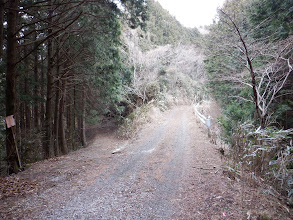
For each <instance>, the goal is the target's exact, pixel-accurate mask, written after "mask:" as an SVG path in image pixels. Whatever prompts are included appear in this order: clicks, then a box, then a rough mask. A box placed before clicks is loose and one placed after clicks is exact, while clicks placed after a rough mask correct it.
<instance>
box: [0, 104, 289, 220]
mask: <svg viewBox="0 0 293 220" xmlns="http://www.w3.org/2000/svg"><path fill="white" fill-rule="evenodd" d="M216 148H217V147H216V146H215V145H213V144H211V143H210V142H209V139H208V138H207V134H206V132H205V130H204V129H203V128H201V126H200V124H198V123H197V122H196V120H195V116H194V115H193V112H192V108H191V107H190V106H181V107H176V108H174V109H173V110H170V111H168V112H165V114H164V116H162V118H161V119H160V120H157V121H156V122H153V123H151V124H148V125H147V126H146V127H145V128H144V129H143V130H142V131H141V132H140V134H139V135H138V136H137V137H136V138H134V139H131V140H120V139H118V138H116V137H115V136H114V135H113V134H112V133H111V132H105V133H101V134H99V135H98V136H97V138H96V140H95V141H94V143H93V144H92V145H91V146H89V147H88V148H86V149H82V150H80V151H77V152H74V153H71V154H69V155H67V156H63V157H60V158H57V159H51V160H48V161H44V162H39V163H36V164H34V165H33V166H32V167H31V168H30V169H28V170H26V171H25V172H23V173H20V174H18V175H17V176H16V177H17V178H20V182H21V181H25V183H26V184H28V185H29V184H32V186H35V187H32V188H34V190H32V192H31V193H27V194H24V195H22V196H17V197H16V196H14V197H8V198H2V200H1V204H0V218H1V217H2V218H7V219H12V218H16V219H247V217H248V216H249V215H250V213H260V212H263V213H266V211H267V210H268V211H270V209H272V208H273V204H270V203H268V204H265V203H264V204H262V202H260V201H264V200H263V199H264V198H263V197H262V196H261V195H260V194H259V193H258V192H257V190H256V189H255V188H250V187H245V188H244V187H243V184H240V183H238V182H237V181H236V180H234V179H233V177H232V178H231V177H230V178H229V177H228V176H226V175H224V174H223V168H222V165H223V162H222V161H221V158H220V157H221V156H220V154H219V153H218V151H217V150H216ZM266 201H267V200H266ZM270 205H271V206H270ZM279 211H281V212H283V211H284V210H283V209H282V207H279ZM272 215H274V213H273V214H272ZM252 216H253V214H252V215H251V217H252ZM256 216H257V214H255V217H256ZM275 217H276V219H278V218H279V217H278V216H277V214H276V213H275ZM251 219H253V218H251Z"/></svg>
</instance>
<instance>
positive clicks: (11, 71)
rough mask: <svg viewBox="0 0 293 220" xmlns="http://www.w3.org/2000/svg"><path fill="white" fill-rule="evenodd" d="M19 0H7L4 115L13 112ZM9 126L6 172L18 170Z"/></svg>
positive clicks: (12, 113)
mask: <svg viewBox="0 0 293 220" xmlns="http://www.w3.org/2000/svg"><path fill="white" fill-rule="evenodd" d="M18 5H19V0H10V1H8V11H7V50H6V51H7V64H6V65H7V66H6V67H7V69H6V116H9V115H14V114H15V110H16V109H15V104H16V79H17V73H16V63H17V58H18V55H17V50H16V48H17V40H16V34H17V33H16V29H17V19H18ZM12 132H13V131H12V129H11V128H7V129H6V152H7V163H8V172H9V173H16V172H18V170H19V164H18V159H17V150H16V145H15V142H14V135H13V133H12Z"/></svg>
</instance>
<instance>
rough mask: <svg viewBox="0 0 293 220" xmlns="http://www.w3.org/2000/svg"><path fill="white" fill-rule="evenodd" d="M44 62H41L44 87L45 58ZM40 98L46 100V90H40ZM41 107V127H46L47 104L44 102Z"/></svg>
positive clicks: (41, 80)
mask: <svg viewBox="0 0 293 220" xmlns="http://www.w3.org/2000/svg"><path fill="white" fill-rule="evenodd" d="M41 60H42V62H41V79H40V83H41V85H42V87H44V82H45V70H44V59H43V57H42V58H41ZM40 97H41V99H42V100H45V93H44V89H41V90H40ZM40 105H41V107H40V116H39V118H40V119H39V120H40V122H41V126H44V121H45V120H44V119H45V103H44V102H43V101H42V102H41V104H40Z"/></svg>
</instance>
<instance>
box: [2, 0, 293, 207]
mask: <svg viewBox="0 0 293 220" xmlns="http://www.w3.org/2000/svg"><path fill="white" fill-rule="evenodd" d="M0 20H1V22H0V56H1V60H0V62H1V63H0V69H1V72H0V74H1V75H0V84H1V85H0V89H1V95H0V100H1V102H0V119H1V123H2V124H1V128H0V129H1V130H0V144H1V147H0V171H1V175H6V174H10V173H16V172H19V171H20V170H21V169H22V168H23V167H25V166H26V165H28V164H30V163H33V162H35V161H39V160H42V159H47V158H52V157H55V156H60V155H64V154H67V153H69V152H70V151H73V150H77V149H78V148H81V147H85V146H87V138H86V137H87V131H88V128H89V127H95V126H97V125H99V124H101V123H104V122H103V120H105V119H107V118H111V120H112V119H114V120H115V121H117V122H119V125H120V127H121V129H120V132H121V133H123V135H126V136H128V135H130V133H131V132H132V130H133V129H135V123H137V121H139V120H138V119H139V118H141V117H143V114H144V112H145V111H147V110H148V107H149V106H150V105H156V106H158V107H159V108H161V109H162V110H164V109H167V108H169V107H170V106H171V105H172V104H174V103H176V104H181V103H198V102H200V101H202V100H203V99H208V98H212V99H215V100H216V101H218V102H219V103H220V104H221V107H222V109H223V116H222V117H221V118H219V119H218V123H219V124H220V126H221V132H222V134H221V139H222V140H223V141H224V142H225V143H226V144H228V145H229V147H230V153H229V154H230V155H229V157H230V158H231V159H232V162H231V164H229V165H230V168H231V170H232V171H233V172H235V173H236V175H240V172H242V170H246V171H248V172H250V173H252V175H253V177H254V178H258V177H261V178H263V179H264V181H265V182H268V183H270V184H271V185H273V186H274V187H275V189H277V190H278V191H279V192H280V193H281V194H282V195H285V196H286V197H288V198H289V200H290V199H291V200H292V199H293V182H292V181H293V157H292V152H293V145H292V144H293V143H292V135H293V130H292V128H293V110H292V109H293V96H292V91H293V87H292V86H293V75H292V70H293V67H292V66H293V50H292V49H293V36H292V33H293V24H292V21H293V2H292V0H240V1H239V0H227V1H226V2H225V4H224V6H223V7H222V8H221V9H219V10H218V14H217V17H216V18H215V20H214V24H212V25H210V26H208V27H206V28H207V33H206V34H201V33H200V32H199V31H198V30H197V29H196V28H192V29H191V28H185V27H183V26H182V25H181V24H180V23H179V22H178V21H177V20H176V19H175V17H173V16H171V15H170V14H169V12H168V11H166V10H164V9H163V8H162V7H161V5H160V4H159V3H158V2H157V1H154V0H148V1H145V0H119V1H111V0H99V1H90V0H76V1H68V0H44V1H37V0H25V1H19V0H13V1H4V0H0ZM12 115H13V116H14V119H15V122H16V123H15V126H12V127H9V128H7V126H6V123H5V118H6V117H7V116H12ZM291 202H293V201H291Z"/></svg>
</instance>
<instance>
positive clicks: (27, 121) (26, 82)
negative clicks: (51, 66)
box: [24, 76, 31, 132]
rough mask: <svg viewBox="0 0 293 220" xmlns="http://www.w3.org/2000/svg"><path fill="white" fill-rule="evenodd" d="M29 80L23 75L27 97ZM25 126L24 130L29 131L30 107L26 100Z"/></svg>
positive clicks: (28, 94)
mask: <svg viewBox="0 0 293 220" xmlns="http://www.w3.org/2000/svg"><path fill="white" fill-rule="evenodd" d="M28 84H29V82H28V77H27V76H25V79H24V93H25V95H26V96H27V97H29V96H30V92H29V85H28ZM24 103H25V127H26V131H27V132H30V129H31V108H30V103H29V102H28V101H27V100H26V101H25V102H24Z"/></svg>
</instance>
